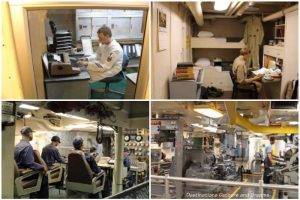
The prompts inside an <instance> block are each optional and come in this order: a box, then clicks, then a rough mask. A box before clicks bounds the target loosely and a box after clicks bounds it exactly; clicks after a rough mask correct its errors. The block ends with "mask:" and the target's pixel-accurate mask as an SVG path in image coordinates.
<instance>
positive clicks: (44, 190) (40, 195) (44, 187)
mask: <svg viewBox="0 0 300 200" xmlns="http://www.w3.org/2000/svg"><path fill="white" fill-rule="evenodd" d="M30 198H31V199H48V198H49V188H48V176H46V175H44V176H43V179H42V184H41V190H40V191H38V192H35V193H32V194H30Z"/></svg>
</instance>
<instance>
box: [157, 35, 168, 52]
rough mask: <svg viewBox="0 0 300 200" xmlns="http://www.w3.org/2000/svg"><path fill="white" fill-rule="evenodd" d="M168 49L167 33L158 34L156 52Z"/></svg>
mask: <svg viewBox="0 0 300 200" xmlns="http://www.w3.org/2000/svg"><path fill="white" fill-rule="evenodd" d="M167 48H168V33H167V32H158V50H159V51H163V50H166V49H167Z"/></svg>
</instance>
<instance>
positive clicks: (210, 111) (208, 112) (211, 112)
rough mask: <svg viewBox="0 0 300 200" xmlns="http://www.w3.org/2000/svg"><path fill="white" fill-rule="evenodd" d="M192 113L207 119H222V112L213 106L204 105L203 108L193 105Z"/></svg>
mask: <svg viewBox="0 0 300 200" xmlns="http://www.w3.org/2000/svg"><path fill="white" fill-rule="evenodd" d="M194 111H195V112H197V113H200V114H201V115H204V116H206V117H209V118H220V117H223V112H222V111H220V110H218V109H217V108H216V107H215V106H214V105H213V104H206V105H204V106H197V105H195V107H194Z"/></svg>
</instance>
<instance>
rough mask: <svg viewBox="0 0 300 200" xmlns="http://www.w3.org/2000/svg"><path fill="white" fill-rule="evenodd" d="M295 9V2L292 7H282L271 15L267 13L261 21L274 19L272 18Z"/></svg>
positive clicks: (296, 8) (296, 7)
mask: <svg viewBox="0 0 300 200" xmlns="http://www.w3.org/2000/svg"><path fill="white" fill-rule="evenodd" d="M295 10H298V4H296V5H294V6H292V7H289V8H286V9H283V10H281V11H278V12H276V13H273V14H271V15H268V16H266V17H264V18H263V20H262V21H263V22H267V21H271V20H274V19H278V18H280V17H283V16H285V15H286V14H287V13H290V12H293V11H295Z"/></svg>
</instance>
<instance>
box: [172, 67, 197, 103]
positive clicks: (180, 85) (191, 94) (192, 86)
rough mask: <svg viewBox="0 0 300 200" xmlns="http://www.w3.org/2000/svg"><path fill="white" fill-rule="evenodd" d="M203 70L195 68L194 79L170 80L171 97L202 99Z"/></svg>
mask: <svg viewBox="0 0 300 200" xmlns="http://www.w3.org/2000/svg"><path fill="white" fill-rule="evenodd" d="M202 72H203V70H202V69H196V70H194V74H195V79H194V80H171V81H169V97H170V99H200V97H201V84H202V83H203V73H202Z"/></svg>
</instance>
